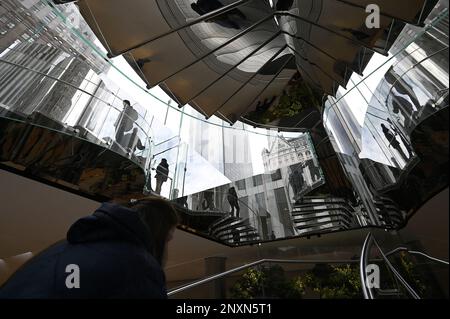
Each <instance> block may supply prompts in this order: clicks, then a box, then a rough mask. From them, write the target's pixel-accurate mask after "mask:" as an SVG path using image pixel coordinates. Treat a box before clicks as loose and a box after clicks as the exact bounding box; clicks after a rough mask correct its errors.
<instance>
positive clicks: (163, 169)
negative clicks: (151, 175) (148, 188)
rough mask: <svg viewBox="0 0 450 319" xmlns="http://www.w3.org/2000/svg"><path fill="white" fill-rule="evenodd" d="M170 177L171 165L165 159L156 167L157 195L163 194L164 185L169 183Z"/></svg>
mask: <svg viewBox="0 0 450 319" xmlns="http://www.w3.org/2000/svg"><path fill="white" fill-rule="evenodd" d="M168 177H169V164H168V163H167V159H165V158H163V159H161V162H160V163H159V165H158V166H157V167H156V174H155V179H156V188H155V193H156V194H158V195H160V194H161V188H162V184H163V183H164V182H166V181H167V179H168Z"/></svg>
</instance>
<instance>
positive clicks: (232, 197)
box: [227, 187, 241, 218]
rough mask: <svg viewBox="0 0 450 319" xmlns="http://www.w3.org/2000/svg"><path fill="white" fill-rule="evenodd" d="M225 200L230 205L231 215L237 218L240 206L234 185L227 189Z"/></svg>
mask: <svg viewBox="0 0 450 319" xmlns="http://www.w3.org/2000/svg"><path fill="white" fill-rule="evenodd" d="M227 200H228V203H229V204H230V206H231V212H230V213H231V215H233V216H235V217H237V218H239V211H240V210H241V208H240V207H239V200H238V195H237V192H236V189H235V188H234V187H231V188H230V189H229V190H228V194H227ZM235 208H236V215H235V214H234V209H235Z"/></svg>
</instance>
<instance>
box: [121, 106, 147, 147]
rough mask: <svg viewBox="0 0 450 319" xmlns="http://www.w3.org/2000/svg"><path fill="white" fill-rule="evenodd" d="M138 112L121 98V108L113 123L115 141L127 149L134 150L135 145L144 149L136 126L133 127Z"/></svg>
mask: <svg viewBox="0 0 450 319" xmlns="http://www.w3.org/2000/svg"><path fill="white" fill-rule="evenodd" d="M138 118H139V114H138V112H137V111H136V110H135V109H134V108H133V107H132V106H131V103H130V101H128V100H123V110H122V112H121V113H120V115H119V117H118V118H117V120H116V122H115V123H114V127H115V129H116V136H115V138H116V142H117V143H118V144H119V145H121V146H122V147H123V148H124V149H126V150H127V151H131V152H134V150H135V148H136V147H137V148H138V149H139V150H144V149H145V146H144V145H142V142H141V140H140V139H139V137H138V136H137V132H138V128H137V127H134V123H135V122H136V121H137V120H138Z"/></svg>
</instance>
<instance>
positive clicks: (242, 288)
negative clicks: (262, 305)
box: [230, 266, 303, 299]
mask: <svg viewBox="0 0 450 319" xmlns="http://www.w3.org/2000/svg"><path fill="white" fill-rule="evenodd" d="M230 292H231V296H232V298H239V299H253V298H258V297H264V298H289V299H295V298H301V296H302V293H303V291H302V290H301V287H300V286H299V285H297V284H296V283H295V282H294V281H291V280H289V279H287V278H286V276H285V273H284V270H283V268H281V267H280V266H273V267H261V268H260V269H259V270H258V269H255V268H251V269H248V270H247V271H246V272H245V273H244V274H243V275H242V277H241V278H239V279H238V280H237V281H236V283H235V284H234V286H233V287H232V288H231V291H230Z"/></svg>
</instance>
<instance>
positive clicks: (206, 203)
mask: <svg viewBox="0 0 450 319" xmlns="http://www.w3.org/2000/svg"><path fill="white" fill-rule="evenodd" d="M202 209H203V210H214V192H213V191H211V190H207V191H204V192H203V201H202Z"/></svg>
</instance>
